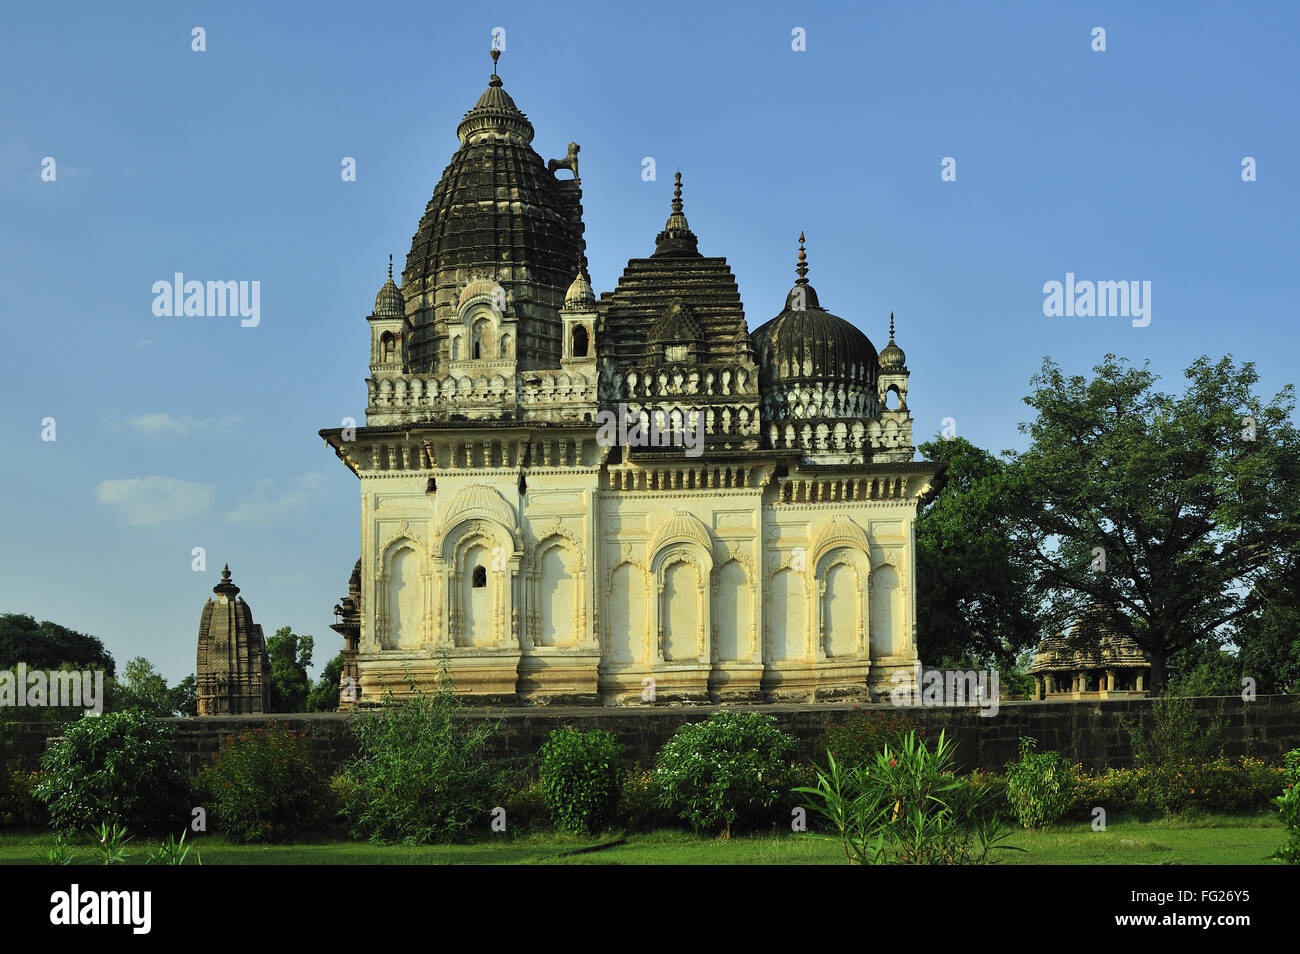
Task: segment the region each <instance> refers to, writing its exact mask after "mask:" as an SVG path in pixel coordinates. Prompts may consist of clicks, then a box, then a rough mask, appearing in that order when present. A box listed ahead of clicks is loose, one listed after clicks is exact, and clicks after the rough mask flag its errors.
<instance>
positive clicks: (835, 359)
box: [750, 234, 879, 386]
mask: <svg viewBox="0 0 1300 954" xmlns="http://www.w3.org/2000/svg"><path fill="white" fill-rule="evenodd" d="M806 262H807V255H806V254H805V252H804V249H803V235H802V234H800V236H799V264H798V266H797V268H796V271H798V273H799V278H798V280H797V281H796V282H795V283H794V287H793V288H791V289H790V294H788V295H786V296H785V308H784V309H783V310H782V312H781V314H779V315H777V316H776V317H775V318H773V319H772V320H771V321H769V322H768V323H767V324H765V325H763V326H762V327H760V328H758V329H757V330H756V331H754V332H753V334H752V335H751V336H750V337H751V339H752V340H753V342H754V350H755V351H756V352H757V353H758V361H759V365H760V366H761V368H762V370H763V372H764V377H765V379H766V382H765V383H766V384H767V385H769V386H771V385H777V384H785V383H788V382H800V383H807V384H834V383H842V384H849V383H852V384H857V385H863V384H870V385H874V384H875V381H876V376H877V370H878V368H879V360H878V359H877V356H876V348H875V346H874V345H873V344H872V343H871V341H870V339H868V338H867V336H866V335H864V334H863V333H862V332H861V331H859V330H858V329H857V328H855V327H854V326H853V325H851V324H849V323H848V322H847V321H845V320H844V319H843V318H839V317H837V316H835V315H832V314H831V313H830V312H828V311H826V310H825V309H824V308H822V307H821V303H820V302H819V301H818V300H817V292H816V290H815V289H814V288H813V287H812V286H811V285H809V284H808V277H807V275H808V265H807V263H806Z"/></svg>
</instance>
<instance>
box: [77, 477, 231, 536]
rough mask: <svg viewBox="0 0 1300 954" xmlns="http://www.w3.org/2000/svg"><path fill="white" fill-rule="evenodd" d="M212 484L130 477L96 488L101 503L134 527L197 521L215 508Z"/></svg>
mask: <svg viewBox="0 0 1300 954" xmlns="http://www.w3.org/2000/svg"><path fill="white" fill-rule="evenodd" d="M214 496H215V494H214V489H213V486H212V485H211V484H198V483H193V482H191V481H188V480H177V479H176V478H174V477H130V478H127V479H125V480H105V481H102V482H101V483H100V484H99V486H98V487H96V488H95V497H96V498H97V499H98V500H99V502H100V503H102V504H104V505H105V506H107V507H109V508H111V509H113V510H115V511H117V512H118V514H119V515H121V516H122V517H125V518H126V522H127V523H128V524H130V525H131V526H133V527H156V526H158V525H159V524H164V523H170V522H172V521H174V520H183V519H185V518H187V517H197V516H198V515H199V514H201V513H203V512H204V511H205V510H207V509H208V508H209V507H211V506H212V501H213V497H214Z"/></svg>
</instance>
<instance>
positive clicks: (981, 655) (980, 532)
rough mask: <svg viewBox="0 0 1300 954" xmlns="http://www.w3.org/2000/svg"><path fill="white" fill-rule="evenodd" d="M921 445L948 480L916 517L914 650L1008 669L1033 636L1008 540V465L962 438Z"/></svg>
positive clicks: (1024, 586)
mask: <svg viewBox="0 0 1300 954" xmlns="http://www.w3.org/2000/svg"><path fill="white" fill-rule="evenodd" d="M918 450H919V451H920V452H921V454H922V456H923V457H925V459H926V460H933V461H942V462H944V463H945V464H947V469H946V471H945V473H944V477H945V479H946V483H945V484H944V487H943V489H942V490H941V491H940V492H939V494H938V496H937V497H936V498H935V499H934V501H933V502H932V503H931V504H930V505H929V506H928V507H927V508H926V509H925V510H924V511H923V512H922V513H921V514H920V516H918V517H917V520H916V607H917V649H918V652H919V654H920V656H921V658H922V659H925V660H928V661H930V662H935V663H938V662H941V661H943V660H948V661H950V662H951V663H953V664H961V665H980V666H982V665H987V664H989V663H995V664H997V665H998V666H999V667H1000V668H1003V669H1010V668H1011V667H1012V666H1013V665H1014V664H1015V657H1016V655H1017V654H1018V653H1020V652H1022V651H1024V650H1025V649H1028V648H1030V647H1031V646H1033V645H1034V644H1035V643H1036V642H1037V640H1038V623H1037V620H1036V619H1035V613H1034V601H1033V599H1032V597H1031V595H1030V571H1029V565H1028V562H1027V561H1026V560H1025V559H1024V556H1023V554H1022V553H1021V552H1020V551H1019V550H1017V549H1016V548H1015V547H1013V546H1012V545H1011V542H1010V540H1009V539H1008V534H1007V515H1006V513H1005V508H1004V506H1003V502H1004V501H1003V498H1004V495H1005V492H1006V480H1007V475H1006V471H1007V467H1008V465H1007V464H1006V463H1004V462H1003V461H1001V460H999V459H998V458H996V457H994V456H993V455H992V454H990V453H989V452H988V451H986V450H982V449H981V448H979V447H976V446H975V445H974V444H972V443H971V442H970V441H968V440H966V439H964V438H960V437H959V438H954V439H952V440H934V441H930V442H929V443H926V444H922V445H921V446H920V447H919V448H918Z"/></svg>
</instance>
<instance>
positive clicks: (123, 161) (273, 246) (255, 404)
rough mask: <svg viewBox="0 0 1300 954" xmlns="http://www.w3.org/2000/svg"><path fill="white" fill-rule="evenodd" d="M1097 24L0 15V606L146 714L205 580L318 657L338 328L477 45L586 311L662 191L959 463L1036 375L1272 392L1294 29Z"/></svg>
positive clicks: (333, 588) (64, 9)
mask: <svg viewBox="0 0 1300 954" xmlns="http://www.w3.org/2000/svg"><path fill="white" fill-rule="evenodd" d="M1132 7H1133V5H1131V4H1127V3H1113V4H1105V3H1102V4H1081V5H1076V6H1072V7H1071V6H1067V5H1065V4H1044V3H1002V4H972V3H953V4H944V3H939V4H915V3H889V4H881V3H871V4H858V3H816V4H792V3H787V4H744V5H735V7H734V8H733V7H730V6H724V5H720V4H716V5H715V4H708V3H698V4H686V5H679V4H666V3H660V4H652V5H645V4H640V5H636V6H622V5H618V6H615V5H611V4H607V3H581V2H579V3H566V4H563V5H560V6H556V5H553V4H541V3H536V2H529V3H519V4H500V3H495V4H494V3H489V4H484V5H478V6H475V5H469V4H436V5H435V4H428V3H401V4H373V5H358V4H341V3H321V4H315V5H312V6H310V7H302V6H299V5H290V4H247V3H221V4H185V3H155V4H132V5H131V6H130V8H129V12H123V10H122V9H121V8H113V7H106V6H104V5H102V4H90V3H69V4H58V5H50V4H24V5H19V6H15V7H12V8H11V9H8V10H7V11H6V17H5V19H6V29H5V30H4V32H3V34H2V35H0V70H3V71H4V82H3V83H0V107H2V109H0V115H2V116H3V121H2V122H0V289H3V298H2V299H0V301H3V304H4V309H5V316H4V322H3V327H4V339H3V342H4V350H3V354H4V359H3V360H4V370H5V374H4V376H3V383H2V384H0V394H2V395H3V404H4V408H5V412H4V414H3V415H0V438H2V439H3V446H4V448H5V450H6V455H5V458H6V459H5V466H4V468H3V474H2V475H0V488H2V489H3V499H4V501H5V506H4V515H3V530H2V534H3V536H2V538H0V539H2V543H0V611H3V612H26V613H30V614H32V615H34V616H36V617H37V618H38V619H44V618H49V619H53V620H55V621H57V622H59V623H62V624H64V625H66V626H71V627H73V628H75V629H78V630H81V631H85V632H90V633H94V634H96V635H98V636H100V637H101V638H103V639H104V641H105V643H106V644H107V646H108V648H109V649H110V650H111V651H112V652H113V653H114V655H115V656H116V658H117V659H118V661H119V664H122V663H125V661H126V660H127V659H129V658H130V657H132V656H135V655H144V656H147V657H148V658H150V659H151V660H153V661H154V662H155V663H156V664H157V665H158V666H159V668H160V669H161V670H162V671H163V673H164V674H165V675H166V676H167V677H168V679H169V680H170V681H172V682H174V681H175V680H177V679H179V678H180V677H181V676H183V675H185V674H187V673H189V672H191V671H193V668H194V652H195V645H196V636H197V626H198V621H199V611H200V608H201V606H202V604H203V601H204V599H205V598H206V596H207V595H208V594H209V593H210V591H211V587H212V586H213V585H214V584H215V583H216V581H217V576H218V571H219V570H220V568H221V564H222V563H223V562H227V561H228V562H229V563H230V564H231V568H232V570H233V573H234V578H235V581H236V583H238V584H239V585H240V586H242V587H243V589H244V592H243V595H244V596H245V598H246V599H247V600H248V602H249V603H250V605H251V606H252V608H253V612H254V615H255V618H256V619H257V620H258V622H260V623H261V624H262V625H263V628H264V629H265V630H266V632H267V635H270V634H271V633H272V632H273V631H274V630H275V629H276V628H278V627H280V626H283V625H291V626H293V627H294V629H295V630H296V631H297V632H301V633H310V634H312V635H314V636H315V637H316V640H317V644H318V648H317V651H316V662H317V669H318V668H319V665H320V664H322V663H323V662H324V661H326V660H327V659H328V658H329V657H330V656H332V655H334V653H335V652H337V650H338V648H339V647H340V646H341V640H339V639H338V637H337V636H336V635H335V634H334V633H333V632H331V631H330V630H329V628H328V626H329V623H330V622H331V621H332V616H331V609H332V607H333V605H334V602H335V601H336V599H337V598H338V597H339V596H340V595H342V594H343V592H344V591H345V589H346V581H347V577H348V574H349V573H350V571H351V567H352V564H353V563H354V561H355V560H356V557H357V554H358V548H359V542H358V541H359V529H360V507H359V494H358V486H357V481H356V478H354V477H353V476H352V475H351V474H350V473H349V472H348V471H347V470H346V469H345V468H344V467H343V466H342V465H341V464H340V463H339V462H338V461H337V460H336V459H335V457H334V455H333V454H332V453H331V452H330V451H329V450H328V449H327V448H325V447H324V445H323V444H322V442H321V440H320V438H319V437H318V436H317V434H316V431H317V430H318V429H319V428H322V427H330V426H337V425H338V424H339V423H340V421H341V419H342V418H343V417H345V416H349V415H350V416H353V417H355V418H357V419H358V420H360V419H361V418H362V413H363V411H364V401H365V388H364V384H363V380H364V377H365V375H366V370H367V369H366V362H367V348H368V340H369V339H368V331H367V328H366V323H365V320H364V318H365V315H366V314H367V313H368V312H369V310H370V307H371V305H372V303H373V301H374V295H375V292H376V290H377V289H378V288H379V286H380V284H382V282H383V279H384V274H385V265H386V262H387V256H388V254H389V253H390V252H391V253H393V255H394V258H395V261H396V262H397V265H398V267H399V268H400V266H401V263H402V262H403V261H404V259H405V256H406V252H407V250H408V249H409V247H410V240H411V236H412V235H413V234H414V232H415V229H416V225H417V223H418V221H419V218H420V215H421V213H422V212H423V210H424V207H425V204H426V203H427V202H428V200H429V197H430V195H431V194H432V192H433V187H434V184H435V183H436V182H437V180H438V177H439V175H440V174H441V171H442V169H443V167H444V166H445V165H446V163H447V161H448V159H449V158H450V157H451V154H452V152H453V151H454V150H455V148H456V146H457V140H456V136H455V128H456V124H457V122H458V121H459V119H460V117H461V116H462V115H463V113H464V112H465V110H466V109H468V108H469V107H470V106H472V105H473V103H474V101H475V100H476V99H477V98H478V96H479V94H480V93H482V91H483V90H484V88H485V87H486V84H487V79H488V75H489V73H490V72H491V61H490V60H489V58H488V55H487V51H488V49H489V47H490V45H491V31H492V29H493V27H498V26H499V27H504V28H505V30H506V52H505V54H504V56H503V57H502V60H501V66H500V73H501V76H502V78H503V79H504V82H505V87H506V89H507V91H508V92H510V94H511V95H512V96H513V97H514V99H515V101H516V103H518V105H519V107H520V108H521V109H522V110H524V111H525V112H526V113H527V114H528V116H529V118H530V119H531V120H532V122H533V124H534V126H535V127H536V129H537V138H536V140H535V141H534V148H536V149H537V150H538V152H539V153H540V154H541V155H542V157H543V158H550V157H552V156H562V155H563V154H564V152H565V145H566V143H568V142H569V141H570V140H576V141H577V142H579V143H580V144H581V145H582V154H581V169H582V178H583V191H584V197H583V202H584V207H585V221H586V225H587V232H586V235H587V240H588V256H589V259H590V263H591V272H592V280H593V284H594V285H595V287H596V289H597V291H598V292H599V291H606V290H610V289H612V288H613V286H614V285H615V284H616V282H617V280H618V276H619V275H620V274H621V271H622V268H623V266H624V264H625V263H626V261H627V259H628V258H630V257H634V256H638V257H639V256H644V255H647V254H649V252H650V251H651V250H652V249H653V241H654V236H655V234H656V233H657V232H658V231H659V229H660V228H662V226H663V221H664V219H665V217H666V215H667V213H668V203H669V200H670V197H671V184H672V172H673V170H674V168H675V167H677V166H680V167H681V169H682V173H683V178H684V183H685V199H686V214H687V216H688V218H689V220H690V223H691V226H692V228H693V230H694V231H695V232H696V234H697V235H698V236H699V238H700V248H701V251H702V252H703V253H704V254H706V255H725V256H726V257H727V258H728V260H729V261H730V263H731V266H732V269H733V270H734V271H735V273H736V276H737V279H738V281H739V284H740V289H741V294H742V297H743V299H744V302H745V306H746V314H747V318H748V321H749V326H750V329H751V330H752V329H754V328H756V327H757V326H758V325H760V324H762V323H763V322H764V321H766V320H767V319H768V318H770V317H771V316H772V315H774V314H776V313H777V312H778V311H780V309H781V307H782V305H783V303H784V298H785V293H786V292H787V290H788V289H789V286H790V285H791V283H792V282H793V280H794V277H795V275H794V271H793V267H794V256H795V239H796V237H797V236H798V234H799V231H800V230H801V229H802V230H804V231H805V232H806V233H807V238H808V257H809V264H810V266H811V271H810V273H809V278H810V280H811V281H812V283H813V285H814V286H815V287H816V288H817V290H818V293H819V297H820V300H821V303H822V305H823V306H824V307H826V308H827V309H828V310H830V311H833V312H835V313H836V314H839V315H841V316H843V317H845V318H847V319H849V320H850V321H853V322H854V323H855V324H857V325H858V326H859V327H861V328H862V329H863V330H864V331H865V332H867V334H868V335H869V336H870V337H871V338H872V340H873V341H874V342H876V344H877V346H878V347H883V345H884V342H885V340H887V337H888V334H887V328H888V321H889V313H890V312H891V311H893V312H894V313H895V315H896V317H897V323H898V343H899V344H900V345H901V346H902V347H903V348H904V349H905V350H906V352H907V356H908V365H909V367H910V369H911V371H912V377H911V382H910V384H911V390H910V395H909V403H910V406H911V408H912V413H913V415H914V417H915V418H916V433H917V435H918V440H920V439H922V438H923V437H925V436H929V435H931V434H933V433H934V432H935V431H937V430H938V429H939V427H940V421H941V419H942V418H944V417H953V418H954V419H955V420H956V427H957V432H958V433H959V434H960V435H961V436H964V437H967V438H969V439H970V440H972V441H974V442H975V443H976V444H979V445H981V446H985V447H989V448H992V449H994V450H1001V449H1003V448H1012V447H1016V448H1018V447H1022V446H1023V440H1022V438H1021V436H1020V435H1019V434H1018V432H1017V430H1016V425H1017V423H1018V422H1020V421H1021V420H1023V419H1024V418H1025V413H1026V411H1027V408H1026V407H1025V406H1024V404H1023V403H1022V402H1021V398H1022V397H1023V395H1024V394H1026V393H1027V389H1028V381H1029V378H1030V376H1031V375H1032V374H1033V373H1034V372H1035V371H1036V370H1037V369H1038V368H1039V366H1040V364H1041V362H1042V359H1043V357H1044V355H1051V356H1053V357H1054V358H1055V359H1056V360H1058V361H1059V362H1060V363H1061V364H1063V365H1064V366H1065V367H1066V369H1067V370H1069V371H1073V372H1084V371H1087V370H1088V369H1089V368H1091V366H1092V365H1093V364H1095V363H1096V362H1097V361H1098V360H1100V358H1101V357H1102V356H1103V355H1104V354H1105V353H1106V352H1108V351H1109V352H1114V353H1117V354H1120V355H1123V356H1127V357H1129V358H1131V359H1133V360H1135V361H1136V362H1138V363H1141V362H1142V361H1144V360H1147V359H1149V360H1150V361H1151V365H1152V367H1153V369H1154V370H1155V371H1157V372H1158V373H1159V374H1161V375H1162V377H1163V379H1164V384H1165V386H1166V387H1169V388H1171V389H1178V390H1181V387H1182V381H1181V376H1180V375H1181V371H1182V369H1183V368H1185V367H1186V366H1187V365H1188V364H1189V363H1190V362H1191V360H1192V359H1193V358H1195V357H1196V356H1198V355H1200V354H1203V353H1206V354H1210V355H1212V356H1218V355H1221V354H1223V353H1232V354H1235V355H1236V356H1237V357H1238V358H1239V359H1245V360H1251V361H1254V362H1256V364H1257V366H1258V368H1259V371H1260V373H1261V376H1262V388H1261V390H1262V391H1263V392H1264V393H1265V394H1266V395H1267V396H1271V395H1272V394H1273V393H1274V392H1275V391H1276V390H1277V389H1278V388H1280V387H1281V386H1282V385H1283V384H1285V383H1287V382H1290V381H1294V380H1295V379H1296V373H1295V367H1296V362H1295V360H1294V354H1295V353H1296V350H1297V344H1298V341H1297V339H1298V338H1300V332H1297V330H1296V308H1295V293H1294V289H1293V285H1294V281H1295V275H1296V271H1297V269H1296V262H1297V251H1298V248H1297V246H1298V244H1300V239H1298V238H1297V229H1296V222H1297V221H1298V220H1300V216H1298V215H1297V212H1298V211H1300V208H1298V207H1300V201H1298V199H1300V184H1298V183H1297V178H1296V176H1295V173H1294V170H1293V168H1292V165H1291V164H1292V163H1293V161H1294V159H1293V157H1294V156H1296V155H1297V154H1300V142H1297V139H1298V138H1300V136H1298V133H1297V126H1296V123H1295V121H1294V98H1295V93H1296V90H1297V88H1298V86H1300V84H1298V83H1297V78H1296V62H1297V61H1296V56H1295V49H1294V42H1295V41H1294V37H1295V36H1296V35H1297V33H1300V6H1297V5H1295V4H1270V3H1252V4H1229V3H1222V4H1182V3H1159V4H1146V5H1144V9H1132ZM196 26H201V27H203V28H204V29H205V30H206V45H207V50H206V52H202V53H199V52H194V51H192V50H191V30H192V29H193V28H194V27H196ZM1098 26H1100V27H1103V28H1104V29H1105V30H1106V51H1105V52H1094V51H1093V50H1092V48H1091V47H1092V42H1093V41H1092V35H1091V31H1092V29H1093V28H1094V27H1098ZM796 27H799V28H802V29H803V30H804V31H805V32H806V47H807V48H806V50H805V51H801V52H796V51H794V50H793V49H792V48H791V42H792V31H793V30H794V29H795V28H796ZM345 156H352V157H355V158H356V160H357V181H356V182H343V181H342V179H341V177H340V174H339V173H340V163H341V161H342V158H343V157H345ZM647 156H649V157H653V158H654V159H655V161H656V165H657V173H658V175H657V179H656V181H653V182H647V181H644V180H643V179H642V168H643V166H642V160H643V159H644V158H645V157H647ZM1246 156H1251V157H1254V158H1255V160H1256V163H1257V176H1258V178H1257V181H1255V182H1249V183H1248V182H1243V181H1242V178H1241V163H1242V159H1243V157H1246ZM45 157H53V158H54V159H55V163H56V165H55V169H56V179H55V181H53V182H46V181H42V178H41V170H42V160H43V159H44V158H45ZM944 157H952V158H954V159H955V160H956V171H957V178H956V181H953V182H944V181H941V178H940V171H941V162H942V160H943V159H944ZM178 271H180V272H184V273H185V274H186V275H187V277H190V278H196V279H199V280H209V279H214V280H215V279H221V280H230V279H233V280H247V281H254V280H256V281H259V282H260V283H261V322H260V324H259V325H258V326H257V327H252V328H244V327H241V326H240V323H239V320H238V319H237V318H234V319H232V318H170V317H155V316H154V314H153V312H152V308H151V305H152V301H153V294H152V291H151V289H152V285H153V283H154V282H155V281H160V280H170V279H171V277H172V275H173V273H175V272H178ZM1067 272H1073V273H1075V275H1076V276H1077V278H1079V279H1089V280H1094V281H1101V280H1106V281H1121V280H1123V281H1134V280H1136V281H1149V282H1151V288H1152V293H1151V319H1152V320H1151V323H1150V324H1149V325H1148V326H1147V327H1144V328H1135V327H1132V325H1131V323H1130V321H1129V320H1128V319H1124V318H1095V317H1094V318H1048V317H1045V316H1044V314H1043V307H1042V306H1043V299H1044V295H1043V291H1042V288H1043V284H1044V283H1045V282H1048V281H1052V280H1056V281H1064V278H1065V275H1066V273H1067ZM47 417H53V418H54V419H55V421H56V436H57V439H56V440H55V441H53V442H48V441H42V440H41V432H42V427H41V422H42V420H43V419H44V418H47ZM196 546H202V547H204V548H205V549H206V553H207V561H208V566H207V572H206V573H195V572H193V571H192V570H191V561H192V557H191V551H192V549H193V548H194V547H196Z"/></svg>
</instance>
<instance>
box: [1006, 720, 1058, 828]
mask: <svg viewBox="0 0 1300 954" xmlns="http://www.w3.org/2000/svg"><path fill="white" fill-rule="evenodd" d="M1037 747H1038V743H1037V742H1036V741H1035V740H1034V739H1028V738H1022V739H1021V740H1020V758H1019V759H1018V760H1016V761H1015V762H1009V763H1007V768H1006V777H1007V802H1008V804H1010V805H1011V810H1012V812H1014V813H1015V816H1016V819H1017V820H1018V821H1019V822H1020V824H1021V825H1023V826H1024V827H1026V828H1041V827H1042V826H1044V825H1050V824H1051V823H1052V822H1054V821H1056V820H1058V819H1059V818H1060V817H1061V816H1062V815H1064V814H1065V811H1066V809H1068V808H1069V807H1070V803H1071V789H1072V786H1073V782H1074V774H1073V772H1072V771H1071V767H1070V763H1069V762H1068V761H1066V758H1065V756H1063V755H1061V753H1059V752H1037V751H1035V750H1036V749H1037Z"/></svg>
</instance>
